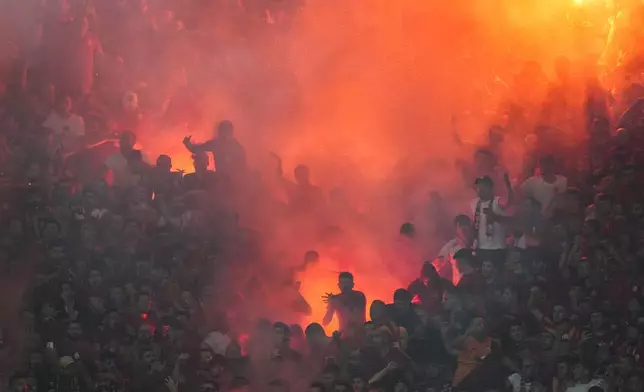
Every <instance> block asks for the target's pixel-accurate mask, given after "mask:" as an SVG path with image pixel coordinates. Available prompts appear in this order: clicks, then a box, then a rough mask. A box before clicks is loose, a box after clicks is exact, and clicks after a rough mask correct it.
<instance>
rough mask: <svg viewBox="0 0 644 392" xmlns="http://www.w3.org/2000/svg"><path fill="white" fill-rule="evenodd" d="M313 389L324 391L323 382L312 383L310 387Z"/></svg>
mask: <svg viewBox="0 0 644 392" xmlns="http://www.w3.org/2000/svg"><path fill="white" fill-rule="evenodd" d="M313 388H317V389H319V390H321V391H324V384H322V383H321V382H314V383H311V385H309V389H313Z"/></svg>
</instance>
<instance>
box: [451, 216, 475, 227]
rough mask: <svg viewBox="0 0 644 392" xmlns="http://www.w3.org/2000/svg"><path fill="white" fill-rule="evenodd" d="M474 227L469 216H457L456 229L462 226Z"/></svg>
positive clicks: (455, 220) (455, 219)
mask: <svg viewBox="0 0 644 392" xmlns="http://www.w3.org/2000/svg"><path fill="white" fill-rule="evenodd" d="M471 225H472V219H470V217H469V216H467V215H462V214H461V215H456V218H454V226H456V227H461V226H471Z"/></svg>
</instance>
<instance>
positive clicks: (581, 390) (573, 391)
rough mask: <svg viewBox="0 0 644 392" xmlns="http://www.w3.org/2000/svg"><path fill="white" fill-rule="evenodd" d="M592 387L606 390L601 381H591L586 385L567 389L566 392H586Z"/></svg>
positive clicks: (604, 384)
mask: <svg viewBox="0 0 644 392" xmlns="http://www.w3.org/2000/svg"><path fill="white" fill-rule="evenodd" d="M592 387H600V388H601V389H603V390H606V383H604V381H603V380H598V379H595V380H591V381H590V382H589V383H588V384H577V385H573V386H572V387H568V388H567V389H566V392H588V390H589V389H590V388H592Z"/></svg>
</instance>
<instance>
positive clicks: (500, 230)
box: [470, 197, 505, 250]
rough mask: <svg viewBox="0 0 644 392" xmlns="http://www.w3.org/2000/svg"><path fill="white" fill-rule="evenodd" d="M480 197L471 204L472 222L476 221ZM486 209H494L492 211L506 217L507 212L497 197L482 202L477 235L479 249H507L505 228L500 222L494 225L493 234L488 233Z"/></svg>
mask: <svg viewBox="0 0 644 392" xmlns="http://www.w3.org/2000/svg"><path fill="white" fill-rule="evenodd" d="M480 200H481V199H479V198H478V197H477V198H476V199H474V200H472V202H471V203H470V207H471V209H472V221H473V222H474V221H475V219H476V207H477V206H478V204H479V201H480ZM486 208H492V211H493V212H494V213H495V214H496V215H499V216H505V212H504V211H503V209H502V208H501V206H500V205H499V198H498V197H495V198H494V199H493V200H491V201H481V208H480V211H479V230H478V233H476V234H477V238H476V239H477V249H484V250H499V249H505V227H504V226H503V225H502V224H501V223H499V222H493V223H492V230H491V233H488V228H487V215H486V214H485V212H484V211H485V209H486Z"/></svg>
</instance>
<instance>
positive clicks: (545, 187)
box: [521, 155, 568, 213]
mask: <svg viewBox="0 0 644 392" xmlns="http://www.w3.org/2000/svg"><path fill="white" fill-rule="evenodd" d="M567 188H568V179H567V178H566V177H564V176H562V175H559V174H557V173H556V171H555V161H554V158H553V156H552V155H546V156H543V157H542V158H541V159H540V160H539V174H537V175H534V176H532V177H530V178H528V179H527V180H525V181H524V182H523V184H521V190H522V192H523V196H524V197H525V198H528V197H531V198H533V199H535V200H537V201H538V202H539V203H541V210H542V212H544V213H545V212H546V211H548V208H549V206H550V203H551V202H552V200H553V199H554V198H555V197H556V196H557V195H559V194H562V193H563V192H565V191H566V189H567Z"/></svg>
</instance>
